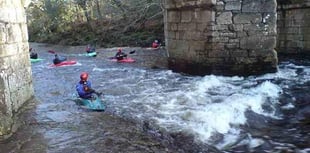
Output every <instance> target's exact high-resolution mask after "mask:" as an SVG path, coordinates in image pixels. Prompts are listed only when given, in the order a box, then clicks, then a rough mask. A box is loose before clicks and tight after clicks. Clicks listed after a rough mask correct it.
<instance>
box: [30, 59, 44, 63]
mask: <svg viewBox="0 0 310 153" xmlns="http://www.w3.org/2000/svg"><path fill="white" fill-rule="evenodd" d="M42 60H44V59H42V58H36V59H34V58H30V62H31V63H36V62H40V61H42Z"/></svg>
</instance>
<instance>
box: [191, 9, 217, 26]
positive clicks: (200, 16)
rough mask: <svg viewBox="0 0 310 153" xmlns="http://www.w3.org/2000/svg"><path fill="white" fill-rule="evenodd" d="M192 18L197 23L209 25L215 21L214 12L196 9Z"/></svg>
mask: <svg viewBox="0 0 310 153" xmlns="http://www.w3.org/2000/svg"><path fill="white" fill-rule="evenodd" d="M194 18H195V21H196V22H198V23H210V22H213V21H215V15H214V12H213V11H211V10H201V9H196V10H195V12H194Z"/></svg>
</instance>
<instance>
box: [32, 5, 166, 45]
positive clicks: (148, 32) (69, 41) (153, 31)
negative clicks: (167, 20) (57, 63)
mask: <svg viewBox="0 0 310 153" xmlns="http://www.w3.org/2000/svg"><path fill="white" fill-rule="evenodd" d="M162 4H163V2H162V0H33V1H32V3H31V4H30V6H29V7H28V8H27V22H28V32H29V41H30V42H41V43H51V44H61V45H86V44H92V45H94V46H97V47H114V46H140V47H149V46H150V45H151V43H152V42H153V41H154V40H155V39H158V40H159V41H163V40H164V23H163V10H164V8H163V5H162ZM162 43H163V42H162Z"/></svg>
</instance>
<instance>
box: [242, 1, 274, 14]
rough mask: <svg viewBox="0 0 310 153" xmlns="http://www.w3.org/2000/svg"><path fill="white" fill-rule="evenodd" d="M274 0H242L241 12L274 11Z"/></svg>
mask: <svg viewBox="0 0 310 153" xmlns="http://www.w3.org/2000/svg"><path fill="white" fill-rule="evenodd" d="M276 5H277V3H276V0H243V2H242V12H270V13H274V12H276Z"/></svg>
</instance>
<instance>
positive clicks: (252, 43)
mask: <svg viewBox="0 0 310 153" xmlns="http://www.w3.org/2000/svg"><path fill="white" fill-rule="evenodd" d="M275 45H276V37H273V36H264V35H255V36H249V37H244V38H241V41H240V48H241V49H273V48H274V47H275Z"/></svg>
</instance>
